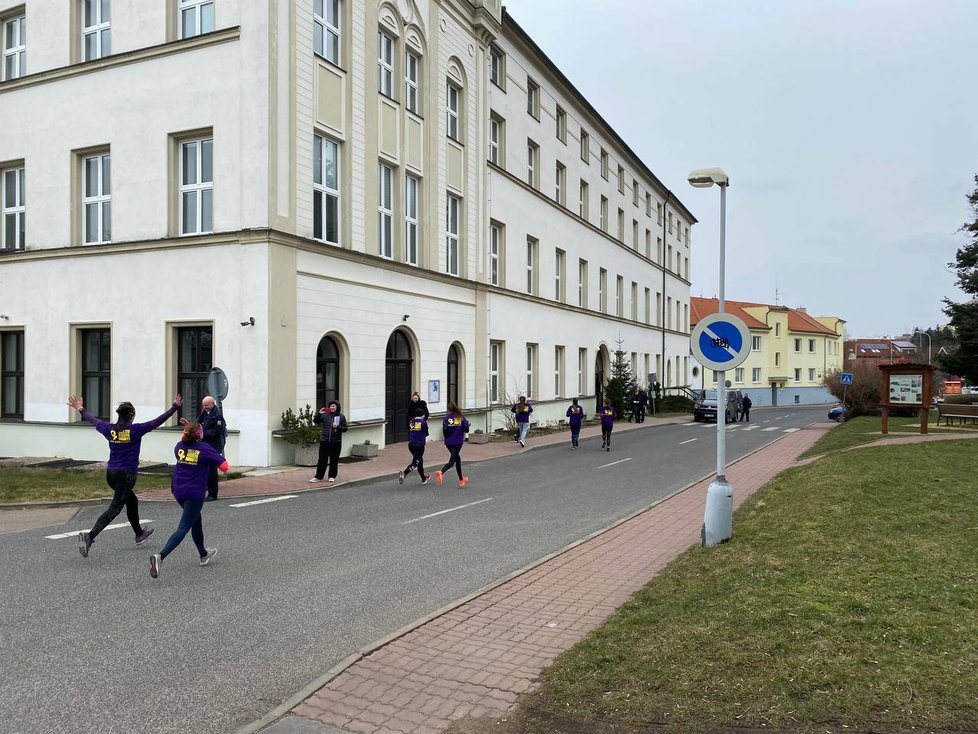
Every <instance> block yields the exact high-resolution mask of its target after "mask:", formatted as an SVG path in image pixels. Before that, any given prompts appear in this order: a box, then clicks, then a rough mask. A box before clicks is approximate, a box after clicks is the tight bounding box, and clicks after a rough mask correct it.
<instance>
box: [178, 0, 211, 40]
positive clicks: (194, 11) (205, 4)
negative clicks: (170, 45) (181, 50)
mask: <svg viewBox="0 0 978 734" xmlns="http://www.w3.org/2000/svg"><path fill="white" fill-rule="evenodd" d="M213 30H214V0H180V38H193V37H194V36H199V35H202V34H204V33H210V32H211V31H213Z"/></svg>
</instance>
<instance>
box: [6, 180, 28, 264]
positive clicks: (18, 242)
mask: <svg viewBox="0 0 978 734" xmlns="http://www.w3.org/2000/svg"><path fill="white" fill-rule="evenodd" d="M0 184H2V186H0V188H2V191H0V205H2V213H3V230H2V231H0V249H3V250H23V249H24V235H25V232H26V227H27V224H26V223H27V206H26V204H25V199H24V167H23V166H21V167H19V168H5V169H3V170H2V171H0Z"/></svg>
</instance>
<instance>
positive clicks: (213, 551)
mask: <svg viewBox="0 0 978 734" xmlns="http://www.w3.org/2000/svg"><path fill="white" fill-rule="evenodd" d="M216 553H217V548H208V549H207V555H206V556H201V557H200V565H201V566H206V565H207V564H208V563H210V562H211V559H212V558H213V557H214V555H215V554H216Z"/></svg>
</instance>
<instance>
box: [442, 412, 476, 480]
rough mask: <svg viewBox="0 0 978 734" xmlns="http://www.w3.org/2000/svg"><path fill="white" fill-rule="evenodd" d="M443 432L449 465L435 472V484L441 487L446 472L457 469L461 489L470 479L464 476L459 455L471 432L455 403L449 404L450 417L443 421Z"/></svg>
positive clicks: (447, 416)
mask: <svg viewBox="0 0 978 734" xmlns="http://www.w3.org/2000/svg"><path fill="white" fill-rule="evenodd" d="M441 430H442V433H443V434H444V437H445V448H446V449H448V454H449V457H448V463H447V464H445V466H443V467H442V468H441V470H440V471H436V472H435V484H437V485H438V486H439V487H440V486H441V484H442V480H443V478H444V476H445V472H447V471H448V470H449V469H451V468H452V467H453V466H454V467H455V471H457V472H458V486H459V489H461V488H462V487H464V486H465V485H466V484H468V483H469V478H468V477H466V476H463V475H462V458H461V457H460V456H459V453H460V452H461V451H462V444H463V443H465V434H466V433H468V432H469V422H468V421H467V420H466V419H465V416H463V415H462V411H461V410H459V409H458V406H457V405H455V403H449V404H448V415H446V416H445V417H444V419H442V422H441Z"/></svg>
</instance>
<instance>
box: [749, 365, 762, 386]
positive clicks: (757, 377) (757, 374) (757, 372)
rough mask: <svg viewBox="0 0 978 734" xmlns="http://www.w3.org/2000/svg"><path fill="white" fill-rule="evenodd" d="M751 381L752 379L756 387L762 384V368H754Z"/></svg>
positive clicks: (751, 372)
mask: <svg viewBox="0 0 978 734" xmlns="http://www.w3.org/2000/svg"><path fill="white" fill-rule="evenodd" d="M750 379H751V382H752V383H754V384H755V385H760V384H761V368H760V367H754V368H753V369H751V371H750Z"/></svg>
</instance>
